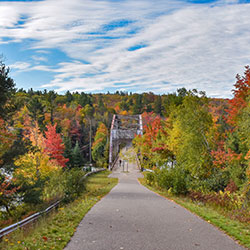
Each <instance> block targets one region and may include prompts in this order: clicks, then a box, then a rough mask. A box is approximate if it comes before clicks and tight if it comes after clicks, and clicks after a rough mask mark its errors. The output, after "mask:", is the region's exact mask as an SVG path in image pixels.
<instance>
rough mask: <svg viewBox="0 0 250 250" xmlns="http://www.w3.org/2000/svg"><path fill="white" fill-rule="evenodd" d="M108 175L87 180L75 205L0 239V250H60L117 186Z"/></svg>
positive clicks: (100, 174) (73, 203) (72, 204)
mask: <svg viewBox="0 0 250 250" xmlns="http://www.w3.org/2000/svg"><path fill="white" fill-rule="evenodd" d="M108 175H109V172H108V171H105V172H101V173H98V174H95V175H93V176H90V177H88V179H87V183H86V191H85V192H84V193H83V194H82V195H81V196H80V197H79V198H78V199H77V200H75V201H73V202H71V203H69V204H67V205H65V206H63V207H60V208H59V209H58V210H57V211H55V212H52V213H51V214H48V215H46V216H45V217H43V218H41V219H39V221H37V222H36V223H35V224H34V226H29V228H26V229H25V230H23V229H19V230H17V231H15V232H13V233H12V234H10V235H9V236H6V237H4V238H3V239H2V242H1V243H0V249H6V250H8V249H11V250H17V249H18V250H19V249H20V250H21V249H29V250H33V249H34V250H38V249H63V248H64V247H65V246H66V245H67V243H68V242H69V240H70V239H71V237H72V236H73V234H74V232H75V231H76V227H77V226H78V224H79V223H80V221H81V220H82V218H83V217H84V216H85V214H86V213H87V212H88V211H89V210H90V209H91V208H92V207H93V206H94V205H95V204H96V203H97V202H98V201H99V200H100V199H101V198H102V197H103V196H105V195H106V194H107V193H108V192H109V191H110V190H111V189H112V188H113V187H114V186H115V185H116V184H117V182H118V180H117V179H114V178H107V177H108Z"/></svg>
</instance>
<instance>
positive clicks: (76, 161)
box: [72, 141, 83, 167]
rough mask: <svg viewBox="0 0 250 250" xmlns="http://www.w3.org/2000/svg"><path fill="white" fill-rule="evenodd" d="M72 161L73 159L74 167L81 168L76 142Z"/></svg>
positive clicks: (80, 155) (81, 162)
mask: <svg viewBox="0 0 250 250" xmlns="http://www.w3.org/2000/svg"><path fill="white" fill-rule="evenodd" d="M72 159H73V165H74V167H81V166H82V164H83V159H82V154H81V150H80V147H79V143H78V141H77V142H76V145H75V147H74V149H73V151H72Z"/></svg>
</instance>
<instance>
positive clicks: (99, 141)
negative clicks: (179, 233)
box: [0, 62, 250, 227]
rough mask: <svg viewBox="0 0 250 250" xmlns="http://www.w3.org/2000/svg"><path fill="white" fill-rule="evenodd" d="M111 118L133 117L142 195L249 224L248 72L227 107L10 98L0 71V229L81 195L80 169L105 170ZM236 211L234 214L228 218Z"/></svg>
mask: <svg viewBox="0 0 250 250" xmlns="http://www.w3.org/2000/svg"><path fill="white" fill-rule="evenodd" d="M113 114H121V115H127V114H142V117H143V125H144V134H143V135H142V136H137V137H136V138H135V139H134V141H133V145H134V148H135V150H136V152H137V154H138V157H139V160H140V162H141V165H142V166H143V168H145V169H151V170H153V172H148V173H147V174H146V180H147V182H148V184H149V185H152V186H157V187H159V188H164V189H167V190H168V192H169V193H172V194H175V195H184V196H189V197H191V198H192V199H193V200H194V201H202V202H205V203H206V202H207V203H211V204H213V205H215V206H220V207H223V208H224V209H225V208H226V209H228V210H229V211H231V212H232V216H235V217H237V218H236V219H238V220H241V221H243V222H246V221H248V222H249V221H250V219H249V218H250V214H249V203H250V68H249V67H248V66H246V68H245V73H244V75H243V76H240V75H237V77H236V83H235V85H234V89H233V98H232V99H222V98H221V99H218V98H217V99H216V98H209V97H207V96H206V94H205V92H204V91H198V90H196V89H193V90H187V89H185V88H181V89H177V91H176V92H174V93H168V94H162V95H155V94H154V93H151V92H150V93H142V94H137V93H128V92H123V91H116V92H115V93H105V94H104V93H103V94H91V93H84V92H81V93H79V92H73V93H71V92H69V91H67V92H66V93H65V94H58V93H56V92H55V91H53V90H43V91H35V90H33V89H32V88H30V89H29V90H24V89H16V88H15V82H14V80H13V79H12V78H11V77H10V69H9V68H8V67H7V66H6V65H5V64H4V63H3V62H1V63H0V208H1V210H0V215H1V219H0V221H1V222H0V226H1V227H4V226H5V225H8V224H10V223H12V222H14V221H16V220H19V219H20V218H23V216H27V214H31V213H33V212H34V211H39V209H41V208H42V207H44V206H46V205H48V204H51V203H52V202H54V201H56V200H59V199H63V200H64V201H65V202H68V201H71V200H73V199H75V198H76V197H77V196H78V195H79V193H80V192H81V190H83V189H84V182H80V181H79V180H80V179H81V178H82V176H83V175H84V172H83V171H82V167H83V166H87V165H88V164H93V165H94V166H95V167H104V168H107V167H108V150H109V128H110V123H111V120H112V116H113ZM235 211H237V213H235Z"/></svg>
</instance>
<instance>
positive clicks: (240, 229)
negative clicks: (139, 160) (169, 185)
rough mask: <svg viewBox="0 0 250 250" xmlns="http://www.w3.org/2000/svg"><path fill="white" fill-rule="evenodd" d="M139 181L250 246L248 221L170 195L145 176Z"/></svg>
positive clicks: (184, 198)
mask: <svg viewBox="0 0 250 250" xmlns="http://www.w3.org/2000/svg"><path fill="white" fill-rule="evenodd" d="M139 181H140V183H141V184H142V185H144V186H145V187H147V188H148V189H150V190H152V191H154V192H156V193H158V194H160V195H162V196H164V197H166V198H168V199H170V200H173V201H175V202H176V203H178V204H179V205H181V206H183V207H185V208H186V209H188V210H189V211H191V212H193V213H195V214H196V215H198V216H200V217H201V218H203V219H204V220H206V221H207V222H209V223H211V224H213V225H215V226H217V227H218V228H219V229H221V230H222V231H224V232H225V233H227V234H228V235H229V236H231V237H232V238H233V239H235V240H236V241H238V243H240V244H241V245H243V246H245V247H248V248H250V225H249V224H248V223H242V222H239V221H237V220H232V219H230V218H228V217H227V216H226V215H224V214H221V213H220V211H217V210H215V209H214V208H211V207H209V206H205V205H204V204H202V203H198V204H197V203H194V202H192V200H191V199H189V198H187V197H177V196H174V195H170V194H169V193H168V191H167V190H164V189H159V188H157V187H154V186H150V185H148V184H147V183H146V180H145V179H144V178H139Z"/></svg>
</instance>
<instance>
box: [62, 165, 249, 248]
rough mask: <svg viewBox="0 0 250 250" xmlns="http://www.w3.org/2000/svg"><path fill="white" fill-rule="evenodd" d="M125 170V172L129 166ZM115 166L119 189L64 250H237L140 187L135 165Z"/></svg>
mask: <svg viewBox="0 0 250 250" xmlns="http://www.w3.org/2000/svg"><path fill="white" fill-rule="evenodd" d="M124 170H126V171H127V165H126V164H125V168H124ZM128 171H129V172H124V171H123V166H121V167H119V166H116V170H115V171H114V172H113V173H112V174H111V177H115V178H116V177H117V178H119V183H118V185H117V186H116V187H114V188H113V189H112V191H111V192H110V193H109V194H108V195H107V196H105V197H104V198H103V199H102V200H101V201H99V202H98V203H97V204H96V205H95V206H94V207H93V208H92V209H91V210H90V211H89V212H88V214H87V215H86V216H85V217H84V219H83V220H82V221H81V223H80V224H79V226H78V228H77V230H76V232H75V234H74V236H73V237H72V239H71V241H70V242H69V244H68V246H67V247H66V248H65V249H66V250H85V249H86V250H122V249H124V250H140V249H141V250H142V249H143V250H196V249H197V250H198V249H199V250H208V249H209V250H233V249H234V250H237V249H239V250H240V249H245V248H243V247H241V246H239V245H238V244H237V243H236V242H234V241H233V240H232V239H231V238H229V237H228V236H227V235H225V234H224V233H223V232H221V231H220V230H218V229H217V228H215V227H214V226H212V225H210V224H209V223H207V222H205V221H203V220H202V219H200V218H199V217H197V216H195V215H194V214H192V213H190V212H189V211H187V210H186V209H184V208H182V207H181V206H179V205H177V204H175V203H174V202H172V201H169V200H167V199H165V198H163V197H161V196H159V195H157V194H155V193H154V192H152V191H150V190H148V189H147V188H145V187H144V186H142V185H140V184H139V182H138V181H137V178H138V177H141V174H140V173H139V171H138V169H137V167H136V164H135V163H129V164H128Z"/></svg>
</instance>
